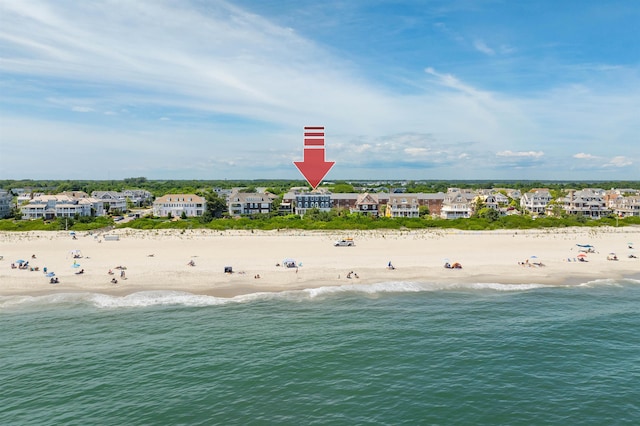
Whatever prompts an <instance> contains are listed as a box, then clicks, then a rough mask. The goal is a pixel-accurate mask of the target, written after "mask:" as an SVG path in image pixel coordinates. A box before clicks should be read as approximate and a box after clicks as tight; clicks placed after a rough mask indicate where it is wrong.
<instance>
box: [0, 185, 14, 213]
mask: <svg viewBox="0 0 640 426" xmlns="http://www.w3.org/2000/svg"><path fill="white" fill-rule="evenodd" d="M12 201H13V195H11V193H10V192H9V191H5V190H4V189H0V219H4V218H5V217H8V216H9V215H10V214H11V205H12Z"/></svg>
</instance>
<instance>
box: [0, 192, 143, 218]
mask: <svg viewBox="0 0 640 426" xmlns="http://www.w3.org/2000/svg"><path fill="white" fill-rule="evenodd" d="M152 198H153V196H152V194H151V193H150V192H149V191H145V190H138V189H135V190H125V191H123V192H116V191H93V192H92V193H91V195H89V194H87V193H86V192H84V191H66V192H61V193H60V194H55V195H47V194H41V193H33V192H32V193H23V194H20V195H18V197H17V205H18V208H19V209H20V212H21V213H22V218H23V219H47V220H49V219H53V218H56V217H74V216H76V215H77V216H104V215H106V214H112V213H124V212H126V211H127V210H128V208H129V206H142V205H146V204H148V203H149V202H150V200H151V199H152ZM5 217H6V216H5Z"/></svg>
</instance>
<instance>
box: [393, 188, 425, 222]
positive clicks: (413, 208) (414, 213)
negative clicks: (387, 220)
mask: <svg viewBox="0 0 640 426" xmlns="http://www.w3.org/2000/svg"><path fill="white" fill-rule="evenodd" d="M385 216H386V217H420V202H419V201H418V194H407V193H404V194H398V193H391V194H389V201H388V202H387V205H386V208H385Z"/></svg>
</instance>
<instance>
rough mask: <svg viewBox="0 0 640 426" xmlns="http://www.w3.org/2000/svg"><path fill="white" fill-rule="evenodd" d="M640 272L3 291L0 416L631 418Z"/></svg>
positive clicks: (225, 420) (30, 421) (470, 421)
mask: <svg viewBox="0 0 640 426" xmlns="http://www.w3.org/2000/svg"><path fill="white" fill-rule="evenodd" d="M639 308H640V281H638V280H618V281H615V280H599V281H593V282H589V283H584V284H582V285H576V286H547V285H537V284H531V285H505V284H465V285H462V284H461V285H437V284H429V283H406V282H405V283H403V282H390V283H384V284H378V285H374V286H364V285H362V286H357V285H355V286H342V287H322V288H317V289H309V290H303V291H291V292H283V293H259V294H253V295H247V296H240V297H236V298H232V299H221V298H215V297H208V296H198V295H192V294H186V293H175V292H143V293H137V294H133V295H129V296H126V297H112V296H106V295H100V294H89V293H83V294H58V295H52V296H42V297H24V296H10V297H6V296H5V297H0V321H1V324H2V325H1V327H0V342H1V345H2V346H1V348H0V423H1V424H3V425H632V424H633V425H637V424H640V332H639V331H640V309H639Z"/></svg>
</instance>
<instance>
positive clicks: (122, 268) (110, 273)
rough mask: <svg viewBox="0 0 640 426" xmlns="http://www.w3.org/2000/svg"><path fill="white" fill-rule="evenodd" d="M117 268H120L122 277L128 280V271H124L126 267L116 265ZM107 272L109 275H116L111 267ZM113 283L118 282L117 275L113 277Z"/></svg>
mask: <svg viewBox="0 0 640 426" xmlns="http://www.w3.org/2000/svg"><path fill="white" fill-rule="evenodd" d="M116 269H120V279H122V280H126V279H127V276H126V273H125V272H124V270H125V269H126V268H125V267H124V266H116ZM107 273H108V274H109V275H115V274H114V272H113V271H112V270H111V269H109V272H107ZM111 284H118V280H117V279H116V277H113V278H111Z"/></svg>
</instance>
